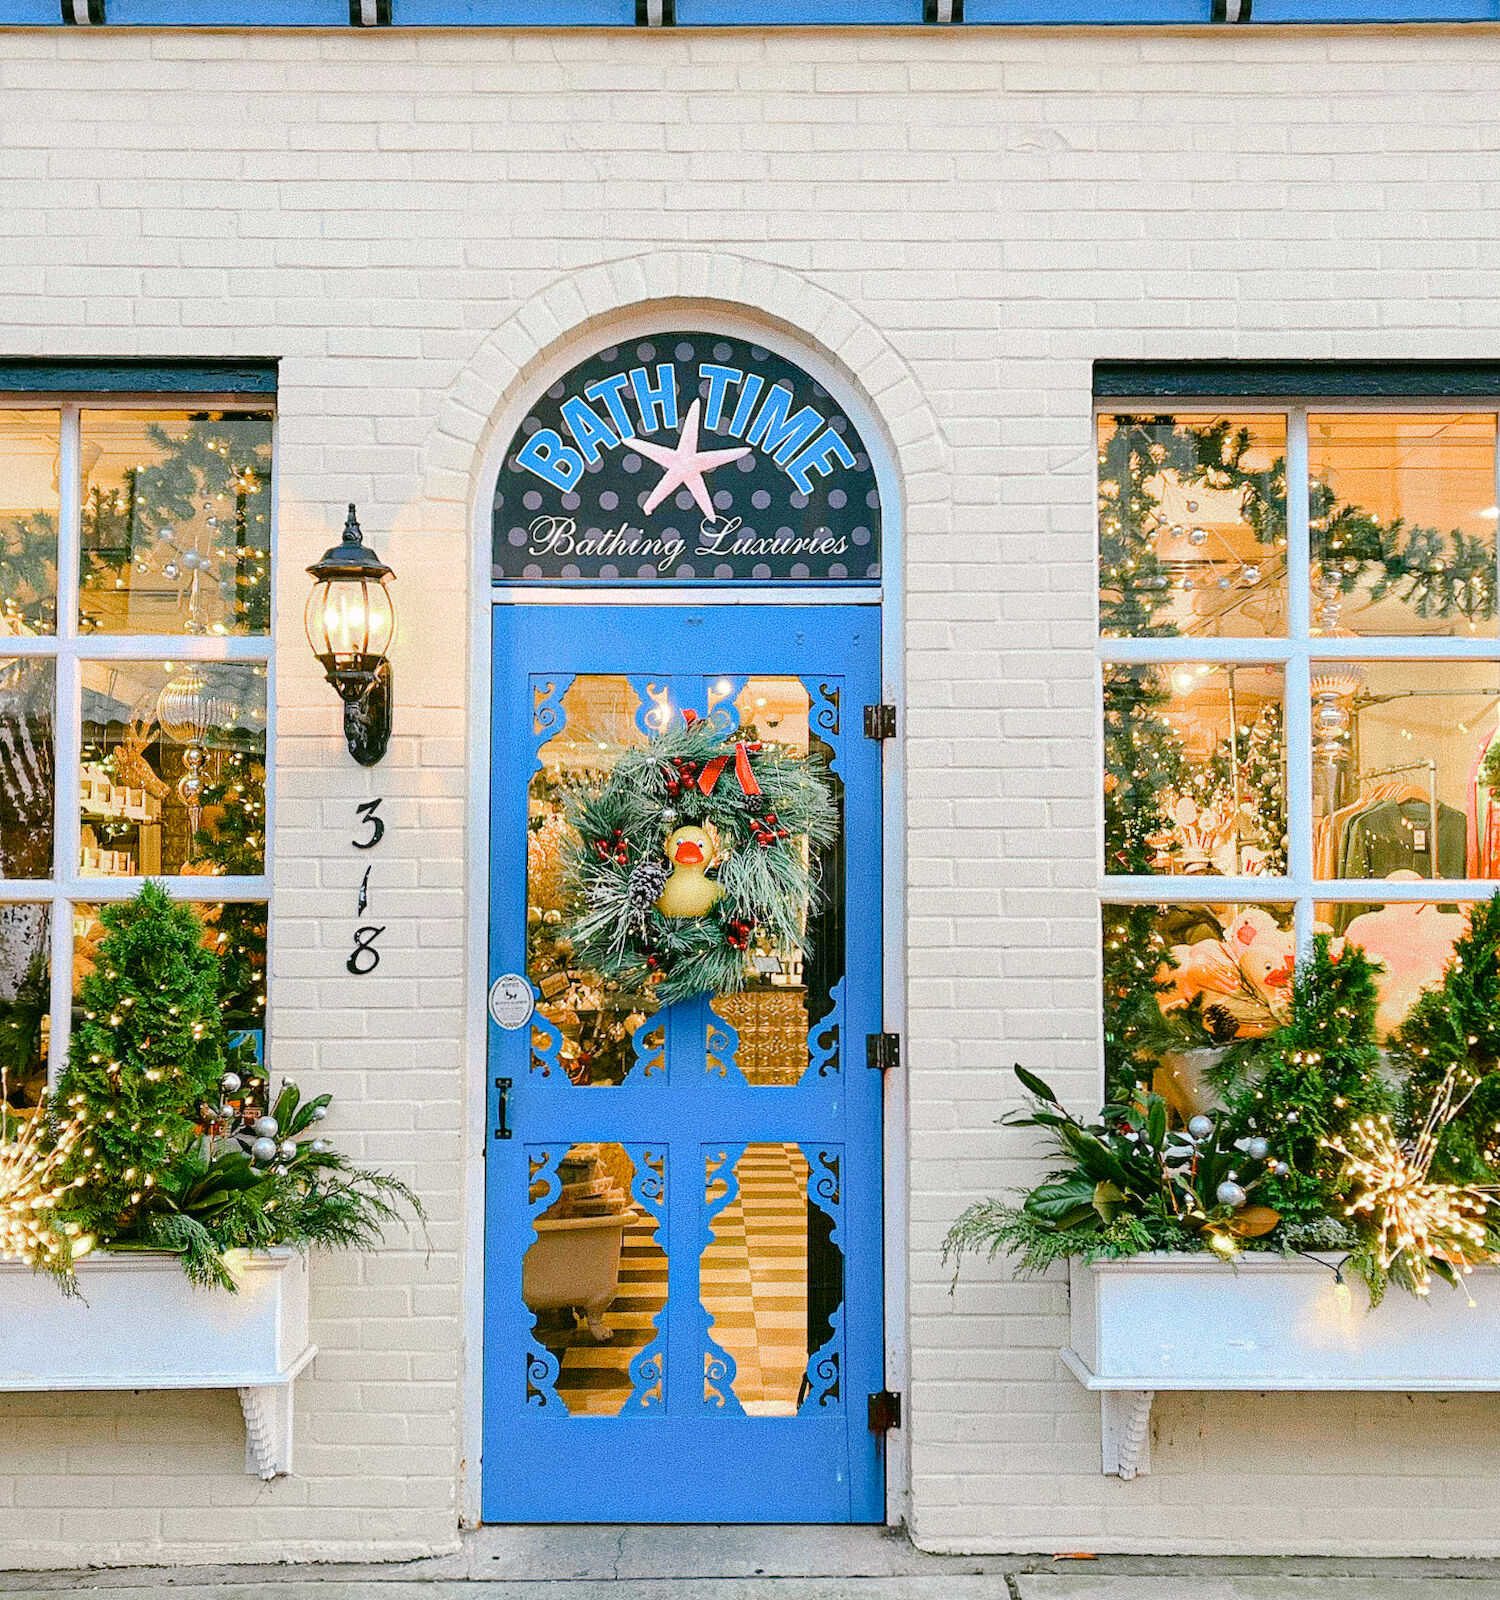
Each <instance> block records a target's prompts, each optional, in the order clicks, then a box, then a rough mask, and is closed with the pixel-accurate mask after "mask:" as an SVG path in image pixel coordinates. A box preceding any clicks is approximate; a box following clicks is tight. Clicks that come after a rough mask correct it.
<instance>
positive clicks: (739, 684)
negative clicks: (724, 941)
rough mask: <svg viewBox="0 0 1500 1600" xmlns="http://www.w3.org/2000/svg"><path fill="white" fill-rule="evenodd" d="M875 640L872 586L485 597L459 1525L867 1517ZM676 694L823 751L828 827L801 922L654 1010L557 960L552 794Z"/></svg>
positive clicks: (876, 1090) (876, 1114) (873, 1277)
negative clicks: (476, 1100) (482, 854)
mask: <svg viewBox="0 0 1500 1600" xmlns="http://www.w3.org/2000/svg"><path fill="white" fill-rule="evenodd" d="M879 640H880V612H879V609H878V608H877V607H874V606H857V605H829V606H818V607H801V606H780V605H723V606H702V607H698V606H689V605H673V606H650V607H646V606H631V605H615V606H575V605H557V606H547V605H503V606H497V607H496V608H495V612H494V707H493V717H494V720H493V757H492V789H491V853H490V872H491V889H490V964H489V973H490V982H491V986H492V987H491V1004H490V1022H489V1041H490V1045H489V1059H490V1095H489V1106H490V1124H489V1128H488V1131H487V1137H486V1145H487V1151H488V1161H487V1166H486V1255H485V1350H484V1391H485V1420H484V1462H483V1483H484V1492H483V1513H484V1517H485V1519H486V1520H487V1521H492V1522H569V1521H578V1522H759V1521H766V1522H878V1521H881V1520H883V1518H884V1510H885V1507H884V1471H883V1461H882V1457H881V1441H880V1440H879V1438H878V1437H877V1436H876V1435H874V1434H872V1433H871V1432H870V1431H869V1427H868V1417H867V1401H868V1396H869V1395H870V1394H871V1393H873V1392H875V1391H877V1390H880V1389H882V1388H883V1387H884V1377H883V1333H884V1329H883V1297H882V1281H881V1278H882V1263H881V1082H880V1074H879V1072H876V1071H871V1070H870V1068H869V1066H868V1065H867V1064H866V1049H865V1040H866V1035H868V1034H870V1033H874V1032H876V1031H878V1030H879V1028H880V1026H881V1004H880V971H881V931H880V915H881V894H880V860H881V814H880V746H879V744H877V743H875V742H873V741H871V740H869V739H867V738H866V737H865V736H864V729H863V708H864V706H865V705H866V704H869V703H872V702H874V701H877V700H879V698H880V647H879ZM685 713H691V714H694V715H696V716H697V717H709V718H712V719H714V720H715V722H716V723H717V724H718V725H719V726H721V727H723V728H724V729H725V731H726V732H728V731H735V730H740V729H744V730H746V731H747V732H748V731H749V730H751V729H753V736H754V738H755V739H759V740H762V741H773V742H775V743H776V744H778V745H780V746H781V747H782V748H783V751H784V753H786V754H789V755H791V756H793V757H795V756H796V755H798V754H799V753H800V754H801V755H803V756H806V755H808V754H809V753H810V752H811V753H814V754H816V755H817V756H821V758H822V759H823V760H824V761H826V762H827V764H828V771H829V774H830V780H831V784H832V787H833V790H834V794H835V798H836V800H837V801H838V804H839V808H840V814H841V815H840V823H841V826H840V828H839V834H838V838H837V840H836V841H835V842H834V843H833V844H832V845H830V846H827V847H826V848H820V849H819V850H818V851H817V852H816V854H817V856H818V861H817V866H818V867H819V871H820V877H821V882H822V893H821V895H820V897H819V898H818V899H817V901H815V902H814V904H813V905H812V906H811V907H809V908H808V911H807V914H806V924H805V926H806V937H805V939H804V940H803V941H802V946H803V947H802V948H801V949H800V950H799V949H795V948H790V949H788V948H776V947H771V946H768V945H766V944H765V943H764V942H762V943H760V944H758V945H752V946H751V947H748V948H747V949H746V952H745V962H746V966H745V986H744V987H743V988H737V989H736V991H735V992H733V993H725V994H719V995H714V996H705V997H700V998H697V999H689V1000H683V1001H679V1002H677V1003H674V1004H671V1005H668V1006H664V1007H662V1006H656V1005H654V1003H653V1001H652V999H651V998H650V995H649V993H648V994H645V995H643V994H641V993H634V994H630V993H623V992H620V991H619V990H616V989H612V988H611V986H610V985H609V984H607V983H604V982H601V981H600V980H599V978H598V977H597V975H596V974H593V973H590V972H588V971H582V970H579V969H578V968H577V966H576V965H575V964H574V963H573V961H572V959H571V955H572V952H571V948H570V946H569V944H568V941H567V936H566V926H567V924H566V907H567V896H568V889H567V884H566V881H565V878H564V874H563V870H562V861H563V854H564V847H565V844H566V840H567V837H568V832H567V823H566V820H565V817H566V806H567V802H568V796H569V794H570V793H573V792H575V791H577V790H578V789H579V788H580V787H585V788H587V787H589V786H595V787H597V785H598V784H599V783H600V782H601V781H602V780H603V779H604V778H605V777H606V776H607V774H608V771H609V769H610V766H611V764H612V762H613V760H614V759H615V758H616V757H617V755H618V753H619V752H620V750H621V749H622V747H625V746H629V745H632V744H636V745H639V744H643V743H645V742H646V741H648V740H649V739H651V738H652V737H654V736H655V735H656V734H658V733H659V732H661V731H663V730H664V729H666V728H668V727H670V726H671V725H672V723H673V719H677V718H682V717H683V716H684V714H685ZM732 772H733V768H731V769H730V773H731V774H732Z"/></svg>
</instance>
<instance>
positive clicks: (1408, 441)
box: [1307, 413, 1497, 638]
mask: <svg viewBox="0 0 1500 1600" xmlns="http://www.w3.org/2000/svg"><path fill="white" fill-rule="evenodd" d="M1307 436H1308V441H1307V442H1308V466H1309V472H1310V475H1311V484H1310V488H1309V511H1310V515H1311V519H1312V560H1313V572H1312V583H1313V598H1312V604H1313V627H1314V631H1315V632H1318V633H1323V634H1328V633H1355V634H1362V635H1363V634H1441V635H1446V636H1458V637H1463V638H1467V637H1469V636H1471V635H1475V634H1482V635H1485V636H1492V635H1493V634H1494V632H1495V521H1496V516H1497V512H1496V506H1495V418H1494V416H1493V415H1489V414H1483V413H1481V414H1478V415H1461V414H1451V415H1425V416H1403V415H1396V414H1385V415H1372V416H1312V417H1309V418H1308V419H1307Z"/></svg>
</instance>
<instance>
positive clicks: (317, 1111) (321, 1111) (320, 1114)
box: [313, 1106, 328, 1122]
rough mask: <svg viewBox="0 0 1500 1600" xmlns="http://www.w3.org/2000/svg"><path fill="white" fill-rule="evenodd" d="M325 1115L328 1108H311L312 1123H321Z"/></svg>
mask: <svg viewBox="0 0 1500 1600" xmlns="http://www.w3.org/2000/svg"><path fill="white" fill-rule="evenodd" d="M327 1115H328V1107H327V1106H314V1107H313V1121H314V1122H321V1121H322V1120H323V1118H324V1117H326V1116H327Z"/></svg>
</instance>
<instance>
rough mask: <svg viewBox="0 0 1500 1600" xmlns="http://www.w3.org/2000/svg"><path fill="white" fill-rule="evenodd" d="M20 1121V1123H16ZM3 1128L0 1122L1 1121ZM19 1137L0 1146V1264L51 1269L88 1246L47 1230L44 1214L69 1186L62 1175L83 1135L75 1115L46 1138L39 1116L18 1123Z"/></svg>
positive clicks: (76, 1181) (44, 1121)
mask: <svg viewBox="0 0 1500 1600" xmlns="http://www.w3.org/2000/svg"><path fill="white" fill-rule="evenodd" d="M18 1120H19V1119H18ZM0 1123H3V1116H0ZM20 1128H21V1131H20V1137H19V1138H17V1139H15V1140H13V1141H10V1142H5V1141H4V1140H0V1259H4V1260H11V1261H31V1262H36V1261H38V1260H40V1261H42V1262H50V1263H56V1262H59V1261H61V1260H63V1259H68V1260H71V1259H72V1258H73V1257H75V1256H79V1255H82V1254H84V1253H85V1251H86V1250H87V1249H88V1248H89V1247H90V1245H91V1243H92V1241H90V1240H88V1239H87V1238H86V1237H84V1236H82V1235H76V1234H75V1236H74V1237H72V1238H71V1239H70V1238H68V1237H67V1236H65V1235H64V1234H62V1233H60V1232H58V1231H56V1230H54V1229H53V1227H52V1226H51V1221H50V1218H49V1215H48V1213H49V1212H51V1211H52V1210H54V1209H55V1208H56V1205H57V1202H58V1200H59V1199H60V1198H61V1197H62V1196H63V1195H64V1194H66V1193H67V1191H68V1189H69V1188H70V1187H72V1186H73V1185H77V1184H81V1183H82V1182H83V1179H82V1178H75V1179H74V1180H73V1185H70V1184H69V1183H67V1182H66V1181H64V1180H63V1179H62V1177H61V1169H62V1166H63V1164H64V1162H65V1161H66V1160H67V1158H68V1156H69V1155H70V1154H71V1153H72V1150H73V1146H74V1145H75V1144H76V1143H77V1142H78V1139H79V1137H80V1136H81V1134H82V1133H83V1129H84V1122H83V1118H82V1117H81V1116H80V1115H78V1114H77V1113H75V1114H73V1115H72V1116H69V1117H65V1118H64V1119H63V1120H62V1121H61V1122H59V1123H57V1124H55V1126H54V1127H53V1129H52V1131H51V1136H50V1137H49V1135H48V1127H47V1119H46V1116H45V1114H44V1113H42V1112H38V1113H36V1115H34V1116H32V1117H30V1118H28V1119H26V1120H25V1121H22V1122H21V1124H20Z"/></svg>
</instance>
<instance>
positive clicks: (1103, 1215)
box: [1094, 1182, 1127, 1227]
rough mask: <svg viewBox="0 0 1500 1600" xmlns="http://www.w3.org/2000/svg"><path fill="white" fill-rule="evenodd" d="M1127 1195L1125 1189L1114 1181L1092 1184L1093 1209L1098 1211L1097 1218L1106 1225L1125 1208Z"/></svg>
mask: <svg viewBox="0 0 1500 1600" xmlns="http://www.w3.org/2000/svg"><path fill="white" fill-rule="evenodd" d="M1126 1199H1127V1196H1126V1194H1125V1191H1124V1190H1123V1189H1122V1188H1120V1186H1119V1185H1118V1184H1115V1183H1109V1182H1105V1183H1096V1184H1095V1185H1094V1210H1095V1211H1097V1212H1098V1213H1099V1219H1100V1221H1102V1222H1103V1223H1104V1224H1105V1226H1106V1227H1107V1226H1108V1225H1109V1224H1110V1223H1111V1222H1113V1221H1114V1220H1115V1218H1116V1217H1117V1216H1119V1214H1120V1213H1121V1212H1122V1211H1123V1210H1124V1209H1125V1203H1126Z"/></svg>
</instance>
